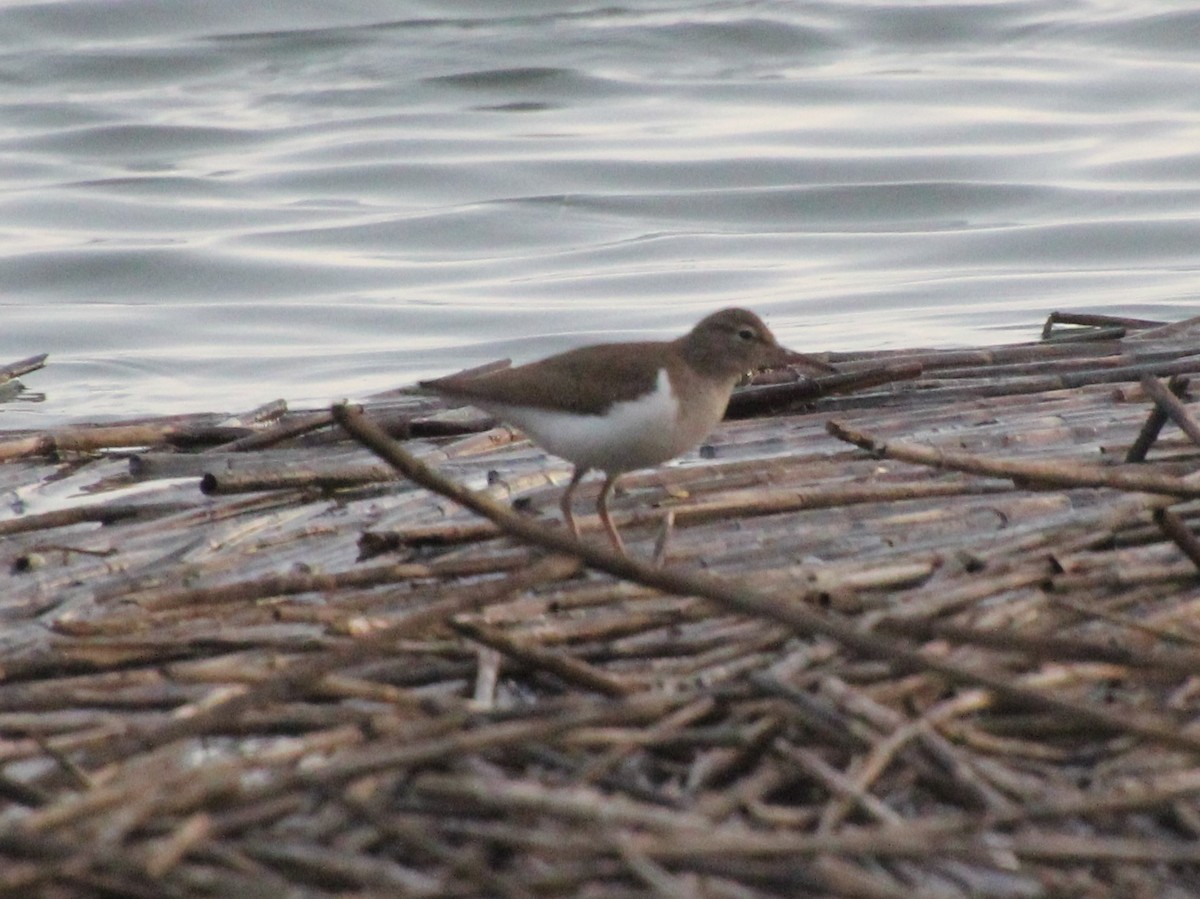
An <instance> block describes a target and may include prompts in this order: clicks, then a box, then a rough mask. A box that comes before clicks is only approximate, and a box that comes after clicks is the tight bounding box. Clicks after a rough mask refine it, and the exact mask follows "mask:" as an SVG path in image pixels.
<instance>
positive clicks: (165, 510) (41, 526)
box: [0, 502, 194, 537]
mask: <svg viewBox="0 0 1200 899" xmlns="http://www.w3.org/2000/svg"><path fill="white" fill-rule="evenodd" d="M191 508H194V504H193V503H170V502H166V503H104V504H94V505H90V506H72V507H70V508H67V509H55V510H54V511H53V512H39V513H37V514H34V515H22V516H21V517H20V518H10V519H8V520H7V521H0V537H4V536H7V535H9V534H20V533H23V532H25V531H43V530H50V529H51V528H61V527H67V526H68V525H73V524H82V523H84V522H98V523H99V524H112V523H113V522H116V521H126V520H129V519H131V518H155V517H159V516H162V515H172V514H174V513H176V512H183V511H186V510H187V509H191Z"/></svg>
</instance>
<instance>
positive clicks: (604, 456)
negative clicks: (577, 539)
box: [481, 369, 715, 474]
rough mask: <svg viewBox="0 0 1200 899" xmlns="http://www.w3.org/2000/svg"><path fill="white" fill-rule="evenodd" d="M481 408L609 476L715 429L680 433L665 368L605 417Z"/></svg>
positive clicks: (671, 453) (675, 451) (654, 460)
mask: <svg viewBox="0 0 1200 899" xmlns="http://www.w3.org/2000/svg"><path fill="white" fill-rule="evenodd" d="M481 405H483V404H481ZM483 408H485V409H486V410H487V411H489V412H491V413H492V414H494V415H496V416H497V417H499V418H502V419H504V420H505V421H508V422H511V423H512V424H514V425H516V426H517V427H519V428H520V429H521V430H523V431H525V433H527V434H528V435H529V436H530V438H531V439H532V440H533V441H534V442H536V443H537V444H539V445H540V446H542V447H544V448H545V449H547V450H549V451H550V452H552V453H554V455H556V456H561V457H562V458H564V459H566V460H568V461H570V462H574V463H575V464H576V465H581V466H583V467H584V468H598V469H600V470H601V471H604V472H608V473H610V474H613V473H619V472H623V471H632V470H634V469H635V468H648V467H650V466H652V465H658V464H659V463H661V462H665V461H666V460H667V459H672V458H674V457H675V456H678V455H679V454H680V453H682V452H685V451H686V450H689V449H691V448H692V447H693V446H695V445H696V444H697V443H699V442H700V440H702V439H703V438H704V435H705V434H707V433H708V430H709V429H710V428H711V427H712V425H713V424H715V421H714V422H710V423H708V425H707V427H706V428H704V432H703V433H701V434H700V435H699V436H694V435H693V434H691V433H689V434H682V433H681V432H680V429H679V428H678V421H679V402H678V400H676V398H675V396H674V394H673V393H672V392H671V382H670V379H669V378H668V377H667V372H666V369H663V370H662V371H660V372H659V373H658V382H657V384H656V385H655V389H654V391H653V392H652V393H650V394H647V395H646V396H644V397H642V398H641V399H637V400H630V401H628V402H623V403H615V404H614V405H613V406H612V407H611V408H610V409H609V410H608V412H607V413H606V414H604V415H570V414H567V413H565V412H554V411H550V410H548V409H529V408H525V407H517V406H507V405H504V404H486V405H483ZM690 430H691V431H693V432H694V431H695V430H696V429H695V428H692V429H690Z"/></svg>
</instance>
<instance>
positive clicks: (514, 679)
mask: <svg viewBox="0 0 1200 899" xmlns="http://www.w3.org/2000/svg"><path fill="white" fill-rule="evenodd" d="M1064 325H1066V327H1065V328H1064ZM1044 337H1045V339H1044V340H1042V341H1039V342H1037V343H1031V344H1023V345H1017V346H1006V347H992V348H986V349H980V350H971V351H953V352H946V351H942V352H938V351H921V352H916V351H914V352H912V353H899V354H897V353H892V354H857V355H853V356H851V355H840V356H839V355H834V356H831V357H829V358H830V361H832V362H834V363H835V364H836V365H837V366H838V367H839V368H840V369H841V370H842V372H843V374H841V375H837V376H830V377H829V378H828V379H826V378H821V379H817V381H816V382H811V381H805V380H797V381H793V380H791V379H790V378H788V377H786V376H784V377H774V378H767V379H765V381H766V382H765V383H762V382H760V383H759V384H758V385H757V386H751V387H749V388H747V389H746V390H744V391H742V392H741V393H739V394H738V395H737V397H736V398H735V401H734V403H733V404H732V406H731V417H734V418H736V420H733V421H730V422H728V423H727V424H726V425H725V426H724V427H723V428H721V429H720V430H719V431H718V432H717V433H716V434H714V435H713V437H712V438H711V440H710V441H709V444H708V445H707V446H706V447H705V448H704V449H703V450H702V451H701V452H700V453H699V454H698V456H693V457H691V458H689V459H687V460H684V461H683V463H682V464H679V465H675V466H668V467H664V468H661V469H658V470H654V471H647V472H641V473H637V474H635V475H632V476H630V477H629V478H628V479H627V482H626V483H625V490H624V492H623V493H620V494H619V495H618V497H617V499H616V500H615V501H614V512H615V516H616V519H617V523H618V526H619V527H620V528H621V529H622V532H623V534H624V536H625V539H626V542H627V544H628V545H629V547H630V550H631V554H632V558H631V559H624V558H621V557H618V556H614V555H613V554H612V553H611V552H609V550H608V548H607V543H606V542H605V541H604V538H603V535H602V533H601V532H600V531H599V530H598V527H597V523H596V522H595V520H594V518H591V519H589V518H587V517H585V516H580V519H581V521H582V522H583V523H584V524H585V528H587V529H586V530H585V541H584V545H583V546H578V545H576V544H574V542H573V541H571V540H570V539H569V538H568V537H567V536H566V534H565V531H564V529H563V528H562V527H561V526H559V525H558V524H557V523H556V517H557V500H558V496H559V492H560V490H561V488H562V484H563V483H564V482H565V480H566V478H567V477H568V476H569V468H568V466H567V465H566V464H565V463H561V462H559V461H558V460H556V459H553V458H550V457H547V456H546V455H545V454H543V453H541V452H540V451H539V450H537V449H535V448H533V447H531V446H530V445H529V444H528V443H525V442H524V441H522V440H520V437H519V435H518V434H516V433H515V432H514V431H512V430H510V429H508V428H504V427H497V426H495V423H493V422H491V421H488V420H486V419H485V418H483V417H482V416H480V415H479V414H477V413H472V412H469V411H463V410H444V409H443V408H442V407H441V406H440V405H436V404H434V403H433V402H432V401H430V400H428V399H425V398H423V397H419V396H414V395H410V394H407V393H397V394H396V395H395V396H391V397H387V398H381V399H377V400H375V401H372V402H370V403H367V404H366V410H365V414H364V413H361V412H359V411H358V410H356V409H352V408H346V407H340V408H337V409H335V410H333V411H332V412H301V413H292V412H289V411H287V410H286V407H285V406H283V405H282V404H271V405H270V406H267V407H264V408H263V409H261V410H256V412H254V413H251V414H249V415H245V416H232V417H231V416H215V415H214V416H182V417H176V418H170V419H156V420H151V421H139V422H133V423H127V424H122V425H106V426H103V427H71V428H62V429H59V430H56V431H52V432H42V433H13V432H9V433H5V434H0V460H3V462H2V464H0V485H2V487H3V490H4V493H5V496H6V498H7V500H8V502H7V506H8V508H9V510H10V511H9V513H8V514H7V516H6V517H4V518H3V519H0V539H2V541H3V542H2V543H0V546H2V548H3V557H2V558H0V562H2V563H3V564H4V565H5V566H6V568H7V570H8V575H7V577H6V581H5V583H6V589H5V590H4V591H3V593H2V594H0V616H2V619H3V627H2V628H0V894H3V895H9V894H11V895H14V896H17V895H20V896H29V895H45V896H62V897H75V896H93V895H121V896H207V895H211V896H276V895H278V896H281V897H282V896H289V897H291V896H334V895H337V896H344V895H353V896H368V895H379V896H398V895H399V896H430V897H434V896H439V897H440V896H447V897H449V896H463V897H475V896H498V897H542V896H554V897H557V896H567V895H571V896H584V897H588V896H605V897H608V896H625V895H628V896H635V895H636V896H642V895H662V896H673V897H698V896H712V897H760V896H761V897H767V896H771V897H783V896H787V897H793V896H855V897H905V899H912V897H914V896H920V897H922V899H923V897H940V896H946V897H977V896H984V897H1014V899H1016V897H1022V899H1024V897H1040V896H1048V897H1049V896H1056V897H1057V896H1087V897H1091V896H1110V895H1111V896H1146V897H1150V896H1153V897H1171V896H1179V897H1184V896H1192V895H1197V894H1200V840H1198V839H1197V837H1200V801H1198V797H1200V728H1198V726H1197V723H1196V720H1197V716H1198V713H1200V645H1198V643H1200V576H1198V566H1200V549H1198V547H1197V543H1196V540H1195V537H1194V536H1193V533H1192V531H1193V529H1194V528H1195V526H1196V521H1197V518H1198V517H1200V505H1197V502H1196V499H1197V497H1200V477H1197V476H1196V475H1195V474H1194V472H1196V470H1197V467H1198V460H1200V445H1198V442H1200V428H1198V427H1197V425H1196V424H1195V422H1194V419H1193V417H1192V415H1191V413H1190V412H1189V404H1190V403H1191V400H1190V398H1189V395H1188V384H1187V377H1188V375H1189V374H1192V373H1195V372H1198V371H1200V341H1198V338H1200V320H1191V321H1188V322H1183V323H1178V324H1174V325H1162V324H1158V323H1150V322H1137V321H1128V320H1124V321H1120V320H1113V319H1101V318H1097V317H1082V318H1081V317H1066V316H1054V317H1052V320H1051V322H1048V323H1047V333H1046V334H1045V335H1044ZM30 361H31V360H26V361H25V363H19V364H16V365H14V366H12V367H10V368H11V369H12V371H15V372H17V373H18V374H25V373H28V372H29V371H30V370H35V368H36V366H35V367H34V369H30V368H29V367H28V365H27V364H26V363H29V362H30ZM32 361H37V362H38V363H39V364H40V362H41V361H44V360H32ZM23 365H24V366H25V367H24V369H23V370H19V369H22V366H23ZM2 374H3V373H2V372H0V380H2ZM15 376H16V375H11V377H15ZM385 432H386V433H387V434H390V435H391V436H392V437H393V438H398V441H397V440H395V439H393V440H390V441H389V440H385V439H384V437H383V435H384V433H385ZM350 434H353V435H354V439H352V438H351V436H350ZM360 441H361V443H360ZM365 446H369V447H371V448H372V450H373V451H368V449H366V448H364V447H365ZM385 460H386V461H385ZM401 473H402V474H401ZM594 490H595V486H594V485H593V486H592V493H591V494H590V495H591V496H594ZM581 493H583V494H587V493H588V491H587V490H586V489H585V490H581ZM578 503H579V505H578V508H579V510H580V511H582V510H583V509H584V508H585V506H586V504H587V503H588V499H587V498H586V497H584V496H581V497H580V498H579V501H578ZM589 524H590V525H591V526H590V527H587V526H588V525H589ZM655 560H657V561H659V562H661V564H655Z"/></svg>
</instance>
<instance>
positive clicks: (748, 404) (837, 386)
mask: <svg viewBox="0 0 1200 899" xmlns="http://www.w3.org/2000/svg"><path fill="white" fill-rule="evenodd" d="M921 371H922V368H921V365H920V364H919V363H911V362H910V363H904V364H899V365H884V366H880V367H876V368H866V369H863V370H861V371H855V372H848V373H845V374H836V375H823V376H821V377H819V378H807V379H805V380H803V381H792V382H788V383H783V384H766V385H761V386H759V385H756V386H752V387H747V388H745V389H744V390H739V391H737V392H736V393H735V394H734V395H733V396H732V397H730V399H729V408H728V409H727V410H726V411H725V417H726V418H729V419H737V418H750V417H751V416H754V415H761V414H763V413H764V412H765V411H768V410H771V409H777V408H781V407H785V406H791V405H794V404H796V403H800V402H803V401H805V400H812V399H816V398H817V397H821V396H825V395H826V394H829V393H843V392H844V393H849V392H852V391H856V390H866V389H868V388H871V387H878V386H879V385H880V384H890V383H892V382H893V381H905V380H911V379H912V378H918V377H920V376H921Z"/></svg>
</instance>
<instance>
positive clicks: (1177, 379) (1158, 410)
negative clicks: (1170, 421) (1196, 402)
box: [1125, 375, 1188, 462]
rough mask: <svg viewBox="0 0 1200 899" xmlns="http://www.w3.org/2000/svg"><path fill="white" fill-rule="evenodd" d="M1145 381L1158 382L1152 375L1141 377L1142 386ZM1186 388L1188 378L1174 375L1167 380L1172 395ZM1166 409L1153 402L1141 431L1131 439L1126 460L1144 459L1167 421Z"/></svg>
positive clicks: (1182, 392) (1139, 460)
mask: <svg viewBox="0 0 1200 899" xmlns="http://www.w3.org/2000/svg"><path fill="white" fill-rule="evenodd" d="M1146 381H1153V382H1154V383H1155V384H1158V383H1159V380H1158V378H1156V377H1154V376H1153V375H1146V377H1145V379H1143V386H1145V383H1146ZM1187 388H1188V379H1187V378H1185V377H1183V376H1181V375H1175V376H1174V377H1172V378H1171V380H1170V381H1168V382H1167V390H1168V391H1169V392H1170V393H1171V394H1173V395H1174V396H1182V395H1183V394H1184V393H1185V392H1186V391H1187ZM1167 418H1168V414H1167V410H1166V409H1165V408H1164V406H1163V405H1162V404H1161V403H1157V402H1156V403H1155V404H1154V407H1153V408H1152V409H1151V410H1150V414H1149V415H1148V416H1147V417H1146V423H1145V424H1144V425H1142V429H1141V431H1139V432H1138V435H1137V439H1136V440H1134V441H1133V445H1132V446H1130V447H1129V452H1127V453H1126V454H1125V461H1126V462H1141V461H1143V460H1145V458H1146V453H1148V452H1150V447H1151V446H1153V445H1154V441H1155V440H1157V439H1158V433H1159V431H1161V430H1162V429H1163V425H1165V424H1166V423H1167Z"/></svg>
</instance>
